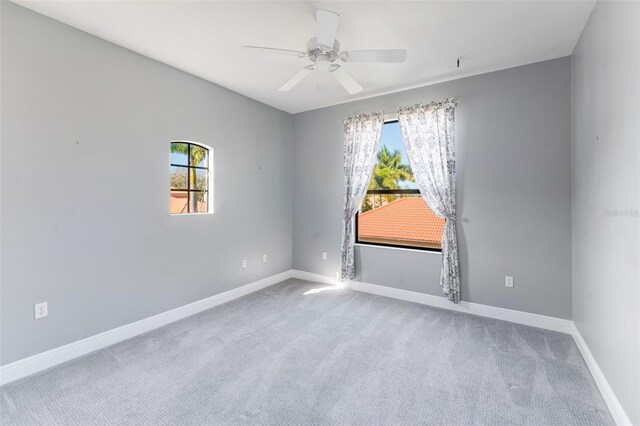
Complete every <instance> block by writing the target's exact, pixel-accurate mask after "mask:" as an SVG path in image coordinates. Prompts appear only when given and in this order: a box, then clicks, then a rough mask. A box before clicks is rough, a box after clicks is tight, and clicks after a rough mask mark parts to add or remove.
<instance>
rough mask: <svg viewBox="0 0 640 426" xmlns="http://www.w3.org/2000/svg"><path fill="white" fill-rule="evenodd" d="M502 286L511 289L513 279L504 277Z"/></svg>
mask: <svg viewBox="0 0 640 426" xmlns="http://www.w3.org/2000/svg"><path fill="white" fill-rule="evenodd" d="M504 286H505V287H509V288H512V287H513V277H510V276H509V275H507V276H506V277H504Z"/></svg>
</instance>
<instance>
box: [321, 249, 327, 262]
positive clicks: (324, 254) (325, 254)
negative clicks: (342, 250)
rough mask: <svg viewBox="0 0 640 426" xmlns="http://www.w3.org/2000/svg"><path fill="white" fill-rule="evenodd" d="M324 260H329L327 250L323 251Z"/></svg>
mask: <svg viewBox="0 0 640 426" xmlns="http://www.w3.org/2000/svg"><path fill="white" fill-rule="evenodd" d="M322 260H327V252H326V251H323V252H322Z"/></svg>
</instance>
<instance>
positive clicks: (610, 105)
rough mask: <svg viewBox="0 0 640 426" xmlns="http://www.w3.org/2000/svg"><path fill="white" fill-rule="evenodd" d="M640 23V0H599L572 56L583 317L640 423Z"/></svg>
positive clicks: (577, 312)
mask: <svg viewBox="0 0 640 426" xmlns="http://www.w3.org/2000/svg"><path fill="white" fill-rule="evenodd" d="M639 22H640V4H639V3H616V2H598V3H597V4H596V7H595V9H594V10H593V12H592V14H591V17H590V18H589V21H588V23H587V26H586V28H585V30H584V32H583V34H582V36H581V37H580V41H579V42H578V45H577V47H576V49H575V51H574V54H573V62H572V65H573V66H572V70H573V75H572V83H573V105H572V113H573V120H572V126H573V129H572V139H573V141H572V154H573V188H572V200H573V209H572V212H573V214H572V225H573V319H574V322H575V324H576V327H577V328H578V330H579V331H580V334H581V335H582V336H583V337H584V339H585V341H586V342H587V345H588V346H589V349H590V350H591V352H592V354H593V356H594V357H595V359H596V361H597V362H598V365H599V366H600V368H601V369H602V371H603V373H604V375H605V376H606V378H607V380H608V382H609V384H610V385H611V387H612V388H613V390H614V392H615V393H616V395H617V397H618V399H619V400H620V402H621V404H622V406H623V407H624V409H625V410H626V412H627V415H628V416H629V417H630V419H631V421H632V422H633V424H640V218H639V217H638V210H639V209H640V172H639V170H640V124H639V123H640V121H639V119H640V79H639V76H640V25H639ZM616 210H617V211H618V212H617V214H616Z"/></svg>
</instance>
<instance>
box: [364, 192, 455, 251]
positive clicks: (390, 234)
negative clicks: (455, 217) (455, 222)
mask: <svg viewBox="0 0 640 426" xmlns="http://www.w3.org/2000/svg"><path fill="white" fill-rule="evenodd" d="M443 231H444V219H443V218H441V217H439V216H436V214H435V213H434V212H433V211H431V209H430V208H429V207H428V206H427V204H426V203H425V202H424V200H423V199H422V198H421V197H407V198H400V199H397V200H394V201H392V202H391V203H389V204H386V205H384V206H382V207H378V208H376V209H373V210H369V211H366V212H364V213H361V214H360V215H359V216H358V237H360V238H377V239H388V240H403V241H424V242H441V241H442V232H443Z"/></svg>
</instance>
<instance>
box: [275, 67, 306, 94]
mask: <svg viewBox="0 0 640 426" xmlns="http://www.w3.org/2000/svg"><path fill="white" fill-rule="evenodd" d="M312 72H313V65H309V66H306V67H304V68H302V69H301V70H300V71H298V72H297V73H295V74H294V76H293V77H291V78H290V79H289V80H287V82H286V83H284V84H283V85H282V87H280V88H279V89H278V90H279V91H280V92H287V91H289V90H291V89H293V88H294V87H295V86H296V85H297V84H298V83H300V82H301V81H302V80H304V79H305V77H306V76H308V75H309V74H311V73H312Z"/></svg>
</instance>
